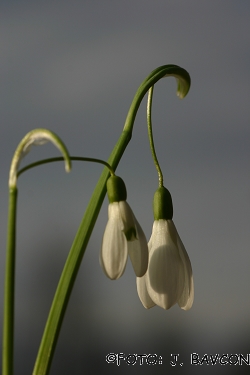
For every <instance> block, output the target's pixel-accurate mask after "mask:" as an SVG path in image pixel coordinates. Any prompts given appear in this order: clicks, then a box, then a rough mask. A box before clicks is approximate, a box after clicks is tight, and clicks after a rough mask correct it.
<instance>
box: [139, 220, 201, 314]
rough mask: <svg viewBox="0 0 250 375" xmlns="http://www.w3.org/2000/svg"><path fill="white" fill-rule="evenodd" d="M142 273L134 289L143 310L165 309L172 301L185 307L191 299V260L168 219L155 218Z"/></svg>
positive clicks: (187, 306) (192, 287)
mask: <svg viewBox="0 0 250 375" xmlns="http://www.w3.org/2000/svg"><path fill="white" fill-rule="evenodd" d="M148 248H149V264H148V270H147V272H146V274H145V275H144V276H143V277H141V278H137V291H138V295H139V298H140V300H141V302H142V304H143V306H144V307H145V308H147V309H149V308H151V307H153V306H155V305H158V306H160V307H162V308H163V309H166V310H167V309H169V308H170V307H172V306H173V305H175V304H176V303H178V304H179V306H180V307H181V308H182V309H183V310H189V309H190V308H191V307H192V304H193V300H194V283H193V273H192V267H191V263H190V260H189V257H188V254H187V252H186V250H185V247H184V245H183V243H182V242H181V239H180V237H179V235H178V232H177V230H176V228H175V225H174V223H173V221H172V220H165V219H160V220H155V221H154V224H153V230H152V235H151V238H150V241H149V243H148Z"/></svg>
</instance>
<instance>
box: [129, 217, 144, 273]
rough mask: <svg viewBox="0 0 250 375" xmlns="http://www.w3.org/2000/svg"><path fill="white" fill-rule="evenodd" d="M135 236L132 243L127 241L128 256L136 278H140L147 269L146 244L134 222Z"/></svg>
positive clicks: (137, 225) (142, 234)
mask: <svg viewBox="0 0 250 375" xmlns="http://www.w3.org/2000/svg"><path fill="white" fill-rule="evenodd" d="M134 220H135V224H136V235H137V238H138V239H136V240H134V241H128V254H129V257H130V260H131V263H132V265H133V268H134V271H135V274H136V276H137V277H142V276H143V275H144V274H145V273H146V271H147V269H148V244H147V240H146V237H145V234H144V232H143V230H142V228H141V226H140V224H139V223H138V221H137V220H136V218H134Z"/></svg>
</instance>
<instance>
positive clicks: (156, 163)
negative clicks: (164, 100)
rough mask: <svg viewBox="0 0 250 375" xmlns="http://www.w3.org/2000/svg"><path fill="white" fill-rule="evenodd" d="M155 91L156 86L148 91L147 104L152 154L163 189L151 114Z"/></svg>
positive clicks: (160, 185)
mask: <svg viewBox="0 0 250 375" xmlns="http://www.w3.org/2000/svg"><path fill="white" fill-rule="evenodd" d="M153 91H154V86H152V87H150V89H149V90H148V104H147V123H148V138H149V144H150V149H151V153H152V156H153V160H154V163H155V167H156V170H157V172H158V176H159V187H162V186H163V174H162V171H161V167H160V164H159V161H158V159H157V156H156V152H155V146H154V138H153V130H152V118H151V117H152V116H151V113H152V99H153Z"/></svg>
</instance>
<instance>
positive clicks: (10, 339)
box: [2, 187, 17, 375]
mask: <svg viewBox="0 0 250 375" xmlns="http://www.w3.org/2000/svg"><path fill="white" fill-rule="evenodd" d="M16 205H17V188H15V187H14V188H10V189H9V213H8V234H7V253H6V271H5V285H4V317H3V363H2V370H3V375H12V374H13V347H14V289H15V240H16Z"/></svg>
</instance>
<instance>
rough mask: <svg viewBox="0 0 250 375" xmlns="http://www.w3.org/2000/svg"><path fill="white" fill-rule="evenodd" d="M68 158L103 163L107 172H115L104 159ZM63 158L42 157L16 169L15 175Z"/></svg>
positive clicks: (112, 173)
mask: <svg viewBox="0 0 250 375" xmlns="http://www.w3.org/2000/svg"><path fill="white" fill-rule="evenodd" d="M69 158H70V160H77V161H88V162H93V163H99V164H103V165H105V166H106V167H107V168H108V169H109V172H110V174H111V175H112V176H113V175H114V173H115V172H114V170H113V168H112V167H111V165H109V163H107V162H106V161H104V160H101V159H96V158H85V157H81V156H70V157H69ZM63 160H64V158H63V157H62V156H58V157H56V158H49V159H43V160H39V161H36V162H35V163H32V164H29V165H27V166H26V167H24V168H22V169H20V171H18V173H17V177H19V176H20V175H21V174H22V173H24V172H25V171H27V170H29V169H31V168H35V167H37V166H39V165H43V164H48V163H53V162H55V161H63Z"/></svg>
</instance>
